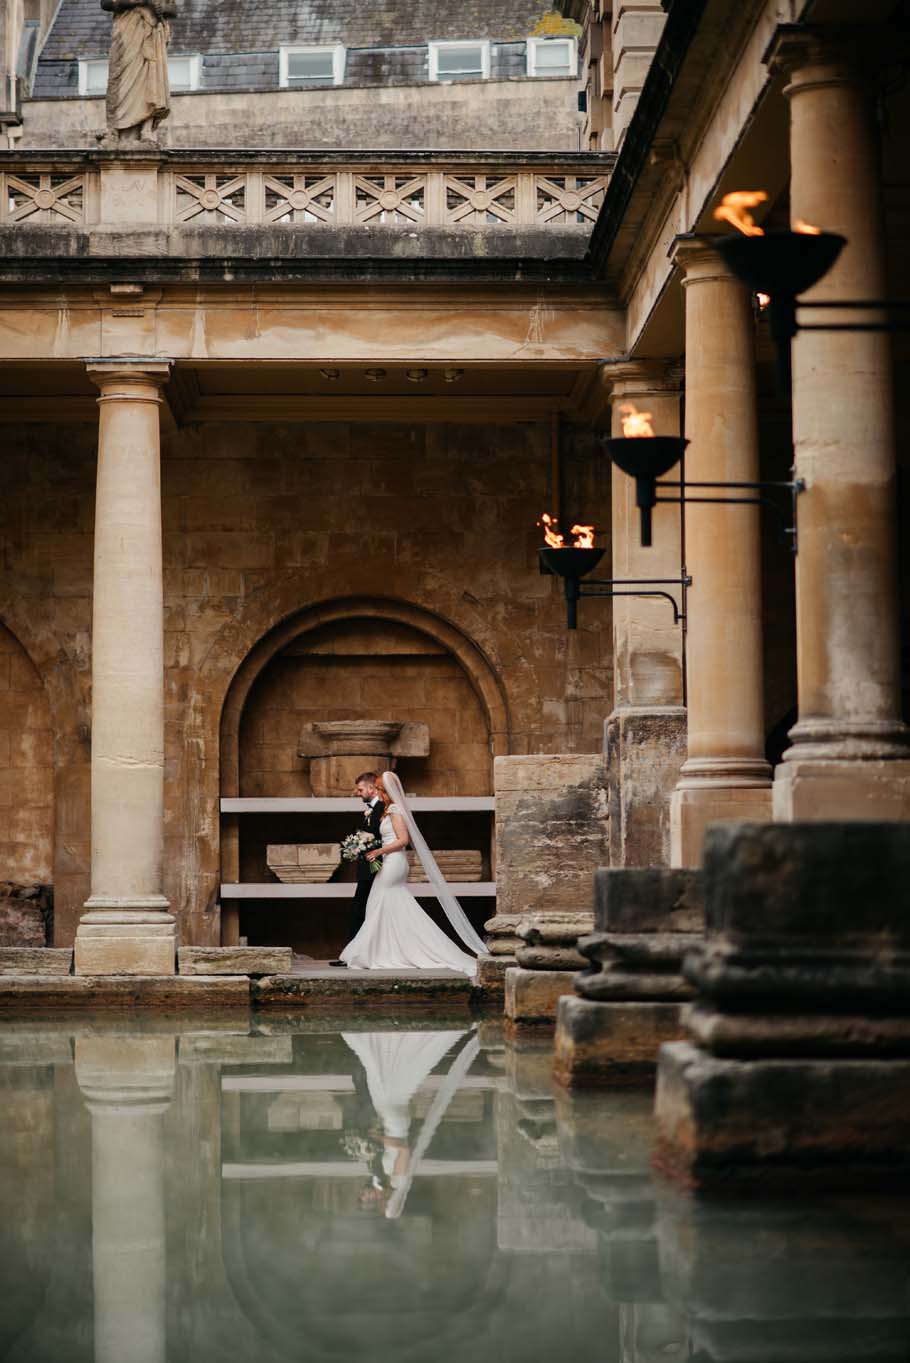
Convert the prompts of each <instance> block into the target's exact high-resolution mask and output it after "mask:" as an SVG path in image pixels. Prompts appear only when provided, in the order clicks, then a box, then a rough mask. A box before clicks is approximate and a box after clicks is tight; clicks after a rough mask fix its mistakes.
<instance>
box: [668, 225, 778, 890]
mask: <svg viewBox="0 0 910 1363" xmlns="http://www.w3.org/2000/svg"><path fill="white" fill-rule="evenodd" d="M675 258H676V261H677V262H678V263H679V264H680V265H681V266H682V268H683V270H684V272H685V273H684V279H683V286H684V289H685V297H686V435H687V436H688V438H689V442H690V443H689V447H688V449H687V451H686V479H687V481H689V482H693V483H696V482H715V483H718V482H719V483H736V482H739V483H742V482H755V481H756V480H757V479H758V477H759V461H758V417H757V407H756V394H755V354H754V322H753V319H752V308H751V303H750V299H749V294H748V291H747V289H746V286H745V285H744V284H742V283H740V281H739V280H737V279H735V278H734V277H733V275H731V274H730V273H729V271H728V270H727V268H726V266H725V265H724V264H723V262H722V261H721V260H720V257H719V256H718V254H717V252H716V251H714V250H712V249H711V248H710V245H709V244H708V243H707V242H706V241H705V240H701V241H698V240H688V239H686V238H681V239H680V240H679V241H678V243H677V247H676V256H675ZM705 495H712V494H708V493H706V494H705ZM716 495H717V496H719V497H720V496H722V495H723V493H722V492H721V491H719V492H718V493H717V494H716ZM686 561H687V566H688V569H689V572H690V573H691V575H692V587H691V589H690V591H689V596H688V622H687V633H686V668H687V677H688V689H687V702H688V712H689V714H688V720H689V734H688V756H687V758H686V761H685V763H684V765H683V768H682V773H681V775H680V779H679V782H678V784H677V787H676V790H675V791H674V794H673V799H672V803H671V810H670V841H671V862H672V864H673V865H674V866H698V865H700V863H701V856H702V844H703V842H704V835H705V829H706V828H707V826H708V824H710V823H714V822H716V821H718V820H729V819H753V820H758V819H770V817H771V768H770V767H769V765H768V763H767V762H766V761H765V755H764V753H765V732H764V705H763V695H762V675H763V674H762V603H761V545H760V523H759V510H758V507H757V506H748V505H740V506H735V505H730V504H728V503H722V502H718V503H714V504H704V503H698V502H693V503H691V504H690V505H689V506H687V508H686Z"/></svg>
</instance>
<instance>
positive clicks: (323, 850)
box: [265, 842, 341, 885]
mask: <svg viewBox="0 0 910 1363" xmlns="http://www.w3.org/2000/svg"><path fill="white" fill-rule="evenodd" d="M265 861H266V865H267V866H268V868H269V870H270V871H271V872H272V873H273V874H274V875H276V876H277V877H278V879H279V880H280V881H281V882H282V883H283V884H285V885H324V884H325V883H326V882H327V881H328V880H331V878H332V876H333V875H334V874H335V872H336V871H337V870H338V867H339V865H340V864H341V844H340V843H337V842H314V843H270V844H269V845H268V846H267V847H266V849H265Z"/></svg>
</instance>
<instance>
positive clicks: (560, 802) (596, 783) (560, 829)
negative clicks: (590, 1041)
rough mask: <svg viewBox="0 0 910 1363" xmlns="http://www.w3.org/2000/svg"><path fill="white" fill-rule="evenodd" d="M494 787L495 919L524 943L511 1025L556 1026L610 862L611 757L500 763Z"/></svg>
mask: <svg viewBox="0 0 910 1363" xmlns="http://www.w3.org/2000/svg"><path fill="white" fill-rule="evenodd" d="M494 780H495V788H496V887H497V894H496V904H497V915H496V920H495V921H496V922H497V923H502V924H503V926H504V927H506V928H508V929H509V935H511V930H512V928H513V926H514V936H515V937H516V938H517V939H518V940H519V942H520V945H519V946H518V947H516V948H515V953H516V959H517V963H518V964H517V967H516V968H514V969H510V970H509V971H507V973H506V993H505V1013H506V1018H507V1020H508V1022H509V1023H510V1025H511V1026H513V1027H521V1026H524V1025H530V1026H538V1025H540V1024H547V1025H549V1026H551V1027H552V1025H553V1022H554V1021H555V1018H556V1000H557V999H558V998H559V996H560V994H562V993H567V992H569V991H570V990H571V987H572V986H571V981H572V975H573V973H574V972H575V970H577V969H578V968H579V966H580V965H583V964H584V961H583V959H582V958H581V957H580V956H579V954H578V951H577V949H576V946H575V943H576V940H577V938H578V937H579V936H580V935H581V934H582V933H585V932H589V931H590V930H591V926H592V924H593V918H592V916H591V912H590V908H589V905H590V902H591V877H592V876H593V874H594V871H595V870H596V868H597V867H598V866H599V865H601V864H602V863H603V861H604V860H605V859H606V855H607V824H608V820H607V767H606V758H605V757H604V755H603V754H602V753H595V754H590V755H578V756H569V755H567V756H562V755H559V756H556V755H553V756H551V755H545V754H540V755H535V756H532V757H498V758H497V759H496V761H495V763H494Z"/></svg>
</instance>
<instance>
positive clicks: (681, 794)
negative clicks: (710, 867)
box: [670, 781, 772, 866]
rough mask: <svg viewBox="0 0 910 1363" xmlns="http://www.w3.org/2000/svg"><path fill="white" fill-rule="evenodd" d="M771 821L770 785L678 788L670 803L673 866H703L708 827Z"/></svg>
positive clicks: (671, 859) (706, 785)
mask: <svg viewBox="0 0 910 1363" xmlns="http://www.w3.org/2000/svg"><path fill="white" fill-rule="evenodd" d="M771 818H772V803H771V783H770V781H769V782H768V783H767V785H763V786H762V785H746V786H722V785H716V786H714V785H709V784H707V782H706V783H705V784H704V785H703V786H702V785H696V784H694V783H693V785H691V786H686V787H683V788H679V787H677V789H676V790H674V792H673V795H672V798H671V800H670V865H671V866H700V865H701V864H702V858H703V855H704V842H705V831H706V829H707V827H708V825H709V824H712V823H729V822H732V821H734V820H740V819H746V820H748V821H749V822H750V823H770V822H771Z"/></svg>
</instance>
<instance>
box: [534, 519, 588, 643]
mask: <svg viewBox="0 0 910 1363" xmlns="http://www.w3.org/2000/svg"><path fill="white" fill-rule="evenodd" d="M537 524H538V525H539V526H541V527H542V528H543V537H544V540H545V541H546V543H545V546H544V548H542V549H541V550H540V567H541V571H542V572H545V573H555V574H556V576H557V577H561V578H562V579H563V587H564V589H565V594H566V609H567V613H568V624H569V629H575V628H576V625H577V620H578V598H579V597H580V596H581V590H580V580H581V578H583V577H586V576H587V575H588V573H590V572H593V570H594V569H595V568H596V567H597V565H598V563H599V562H600V560H601V559H602V558H603V556H604V551H603V549H596V548H595V547H594V536H595V535H596V533H597V531H596V530H595V528H594V526H593V525H573V526H572V529H571V530H570V531H569V534H570V535H572V536H573V537H574V538H573V540H572V544H571V545H570V546H567V545H566V541H565V536H564V535H562V534H561V533H560V532H559V531H558V530H557V529H556V520H555V518H554V517H553V516H551V515H550V514H549V513H548V512H546V511H545V512H544V513H543V515H542V516H541V518H540V520H539V521H538V522H537Z"/></svg>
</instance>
